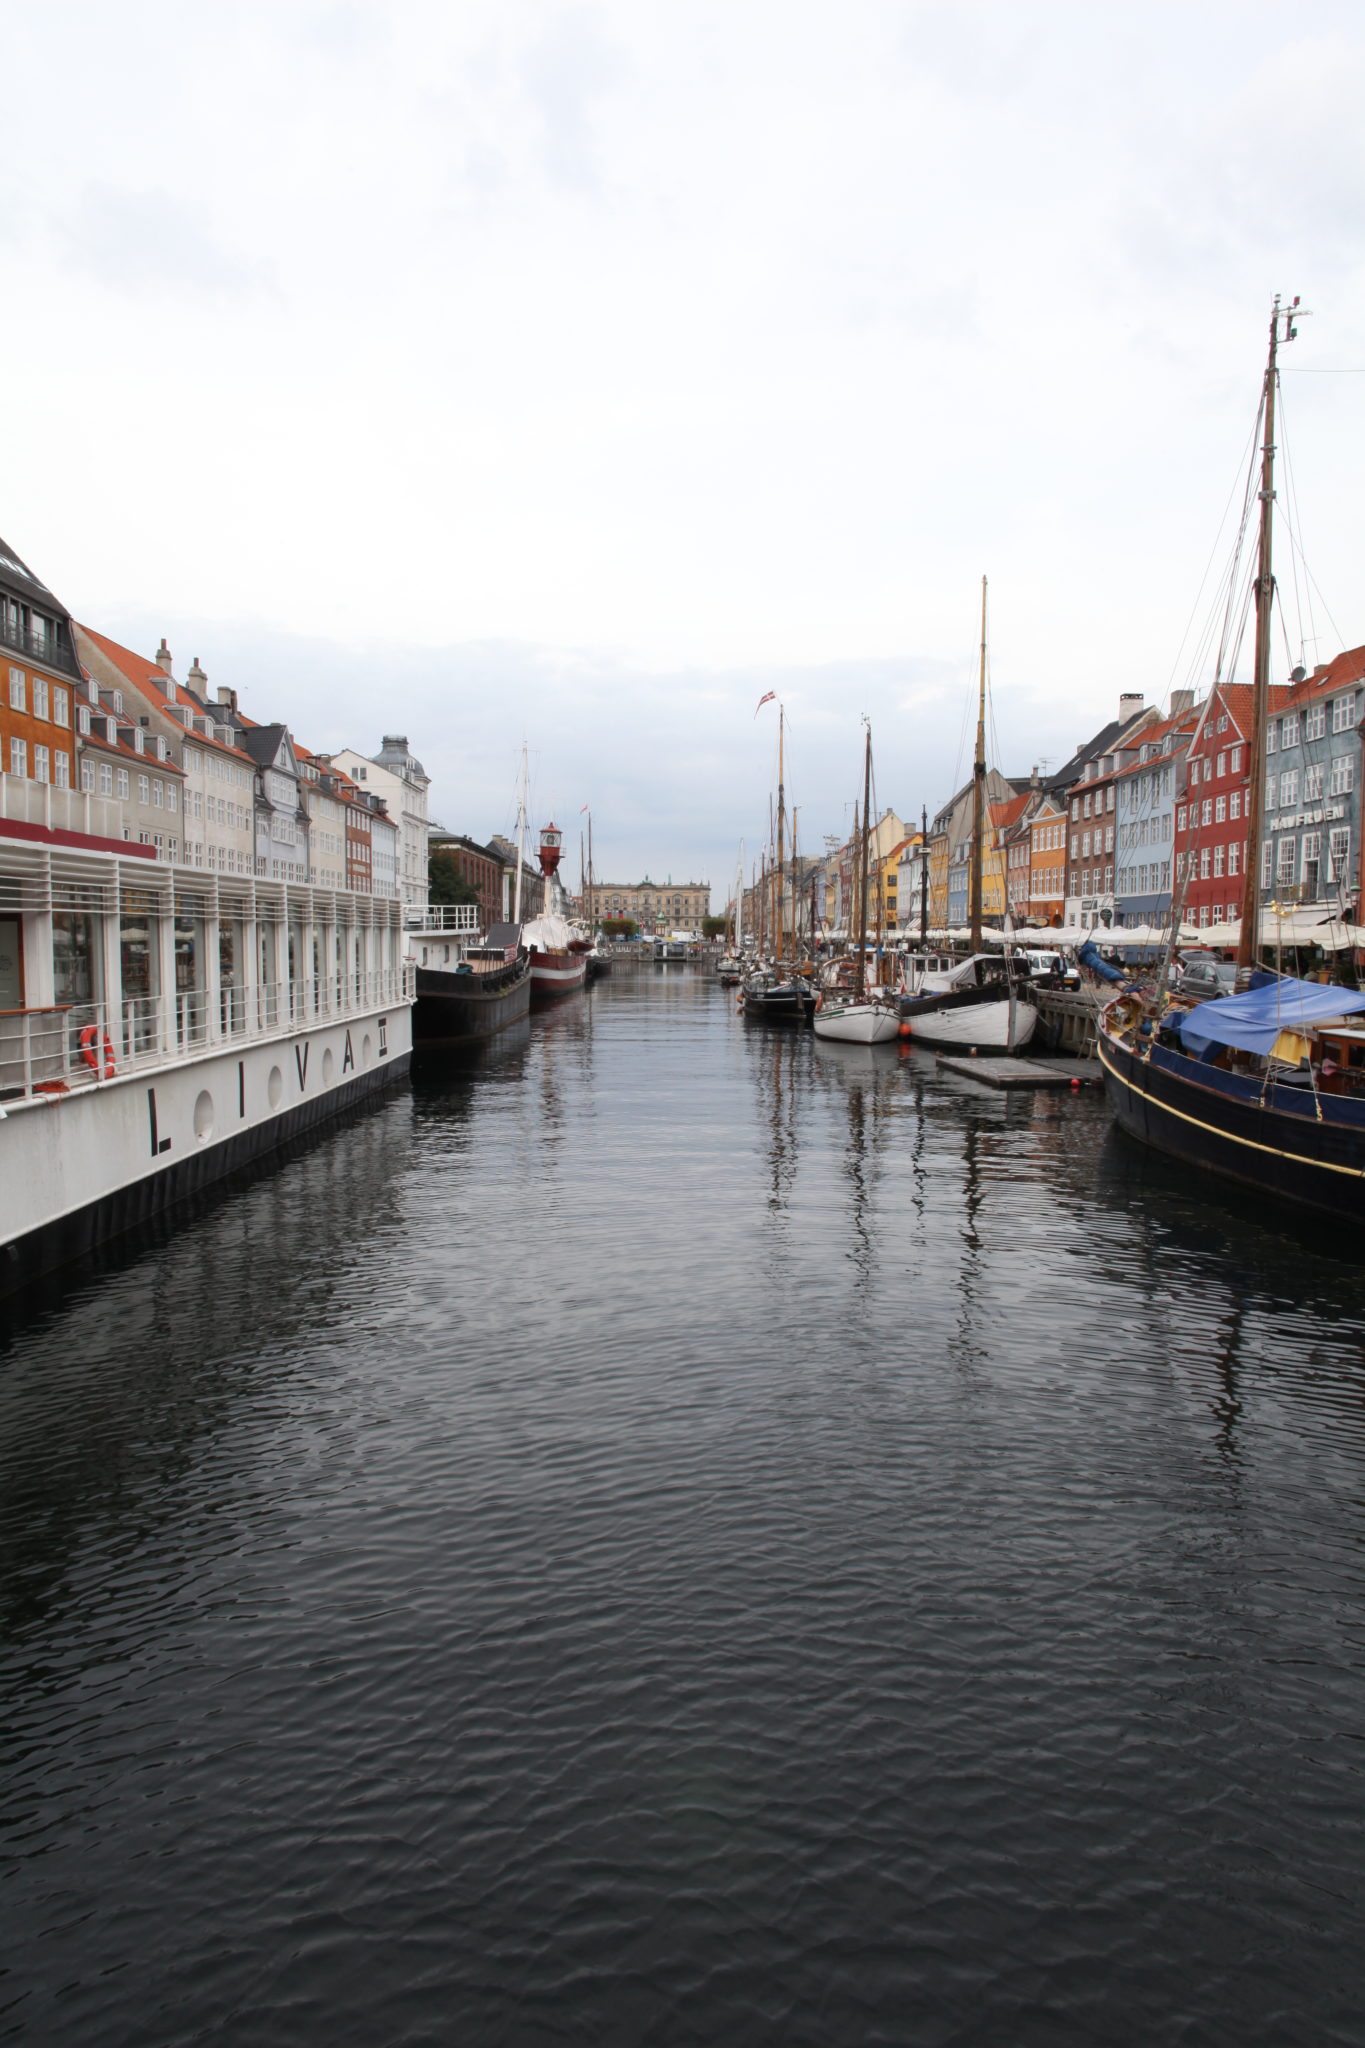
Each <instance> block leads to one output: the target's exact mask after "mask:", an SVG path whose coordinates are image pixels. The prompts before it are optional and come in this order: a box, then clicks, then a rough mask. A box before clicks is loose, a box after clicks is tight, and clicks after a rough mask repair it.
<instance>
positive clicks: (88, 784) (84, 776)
mask: <svg viewBox="0 0 1365 2048" xmlns="http://www.w3.org/2000/svg"><path fill="white" fill-rule="evenodd" d="M81 788H82V789H85V790H89V791H90V792H91V793H92V794H93V792H94V788H95V764H94V762H93V761H82V762H81Z"/></svg>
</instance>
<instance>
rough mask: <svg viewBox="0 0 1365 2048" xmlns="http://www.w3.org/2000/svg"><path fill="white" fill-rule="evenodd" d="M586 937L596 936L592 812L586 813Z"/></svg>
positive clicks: (592, 937) (593, 937)
mask: <svg viewBox="0 0 1365 2048" xmlns="http://www.w3.org/2000/svg"><path fill="white" fill-rule="evenodd" d="M587 911H588V937H589V938H590V939H595V938H596V936H597V892H596V890H595V889H594V888H593V881H592V812H591V811H589V812H588V902H587Z"/></svg>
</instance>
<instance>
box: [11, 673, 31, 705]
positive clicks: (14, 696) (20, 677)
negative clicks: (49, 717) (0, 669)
mask: <svg viewBox="0 0 1365 2048" xmlns="http://www.w3.org/2000/svg"><path fill="white" fill-rule="evenodd" d="M9 708H10V710H11V711H27V709H28V699H27V697H26V695H25V691H24V671H23V670H22V669H21V668H12V669H11V670H10V672H9Z"/></svg>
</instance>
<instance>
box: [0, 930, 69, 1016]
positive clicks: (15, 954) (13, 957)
mask: <svg viewBox="0 0 1365 2048" xmlns="http://www.w3.org/2000/svg"><path fill="white" fill-rule="evenodd" d="M57 1000H58V1001H59V1002H60V1001H61V998H60V996H59V997H58V998H57ZM23 1007H24V953H23V934H22V930H21V928H20V923H19V919H18V918H17V917H0V1010H22V1008H23Z"/></svg>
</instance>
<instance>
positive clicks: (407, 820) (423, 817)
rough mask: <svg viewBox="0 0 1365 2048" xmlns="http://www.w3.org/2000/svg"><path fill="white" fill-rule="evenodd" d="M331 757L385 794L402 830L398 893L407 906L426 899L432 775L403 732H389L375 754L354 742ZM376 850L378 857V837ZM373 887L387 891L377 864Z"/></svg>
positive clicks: (399, 831)
mask: <svg viewBox="0 0 1365 2048" xmlns="http://www.w3.org/2000/svg"><path fill="white" fill-rule="evenodd" d="M332 759H333V760H334V761H335V762H336V764H337V766H338V767H339V768H344V769H345V771H346V773H347V774H348V775H350V776H352V777H353V778H354V779H355V781H357V782H358V783H359V784H360V786H361V788H362V789H367V790H371V791H373V793H374V794H375V795H376V796H382V797H383V798H384V801H385V802H386V803H387V805H388V808H389V816H390V818H391V819H392V820H393V821H394V824H395V826H396V827H397V834H398V893H399V895H400V896H401V898H402V900H403V907H404V909H405V910H411V909H417V908H419V907H420V906H422V905H423V904H425V902H426V900H427V856H428V847H427V822H428V820H427V791H428V789H429V788H430V787H431V777H430V776H429V775H428V774H427V772H426V770H425V769H424V768H423V766H422V764H421V762H420V761H419V760H417V759H416V758H415V756H414V755H412V754H411V753H409V751H408V743H407V739H406V737H405V736H404V735H403V734H401V733H386V734H385V736H384V744H383V746H382V747H381V748H380V750H379V752H378V753H377V754H374V755H369V754H358V753H357V752H356V751H355V749H354V748H353V747H343V748H342V749H341V751H340V752H339V753H337V754H334V755H333V756H332ZM375 854H376V860H378V857H379V840H378V838H376V841H375ZM375 893H376V894H383V893H385V892H384V891H383V890H381V888H380V884H379V879H378V870H377V869H376V877H375Z"/></svg>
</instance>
